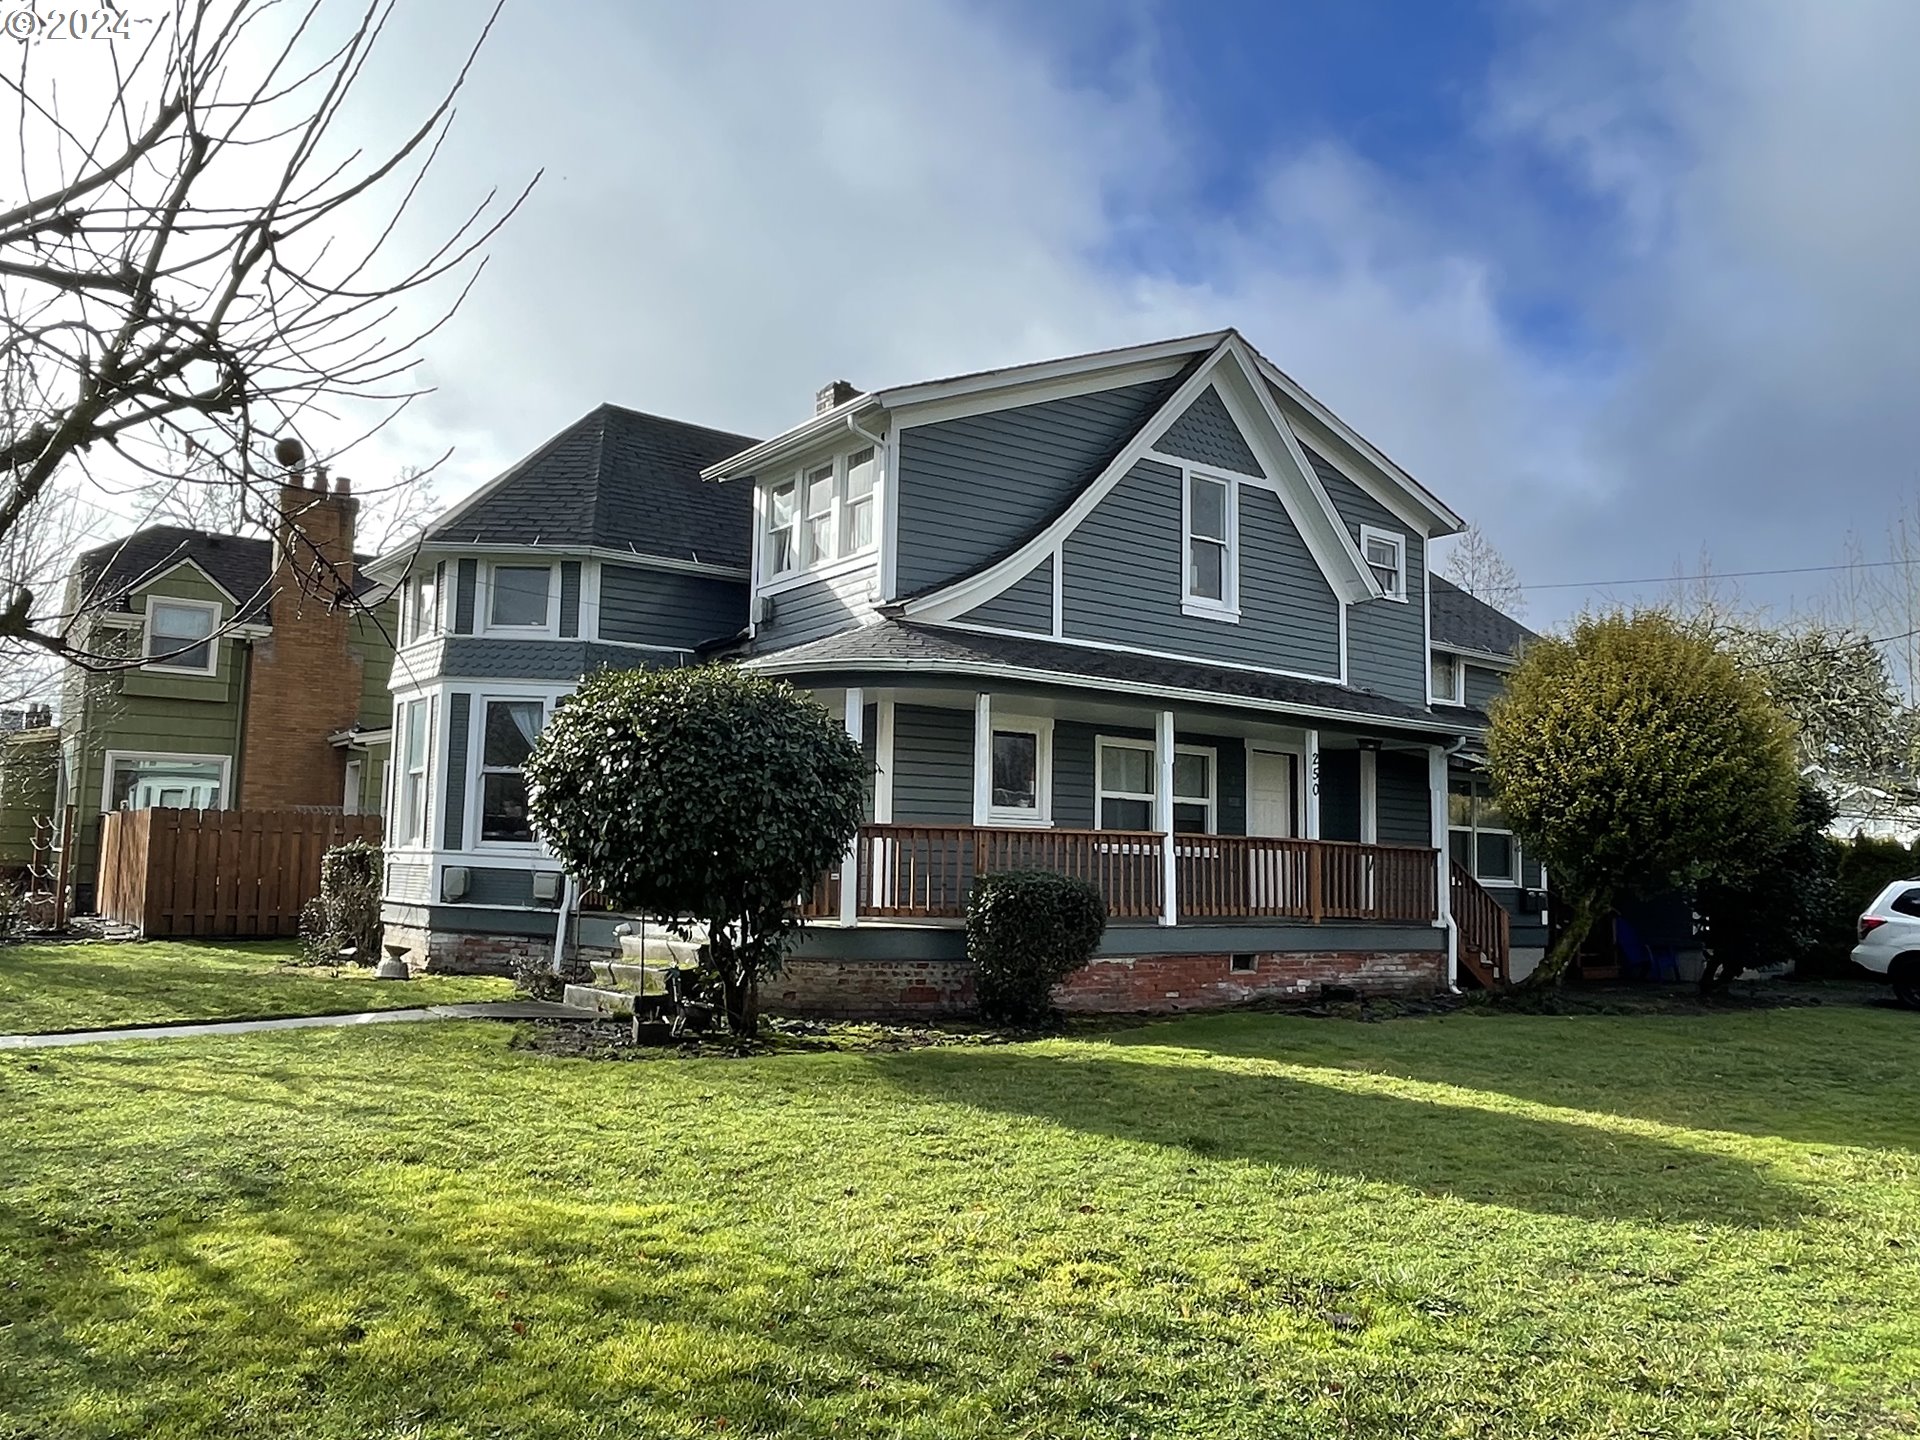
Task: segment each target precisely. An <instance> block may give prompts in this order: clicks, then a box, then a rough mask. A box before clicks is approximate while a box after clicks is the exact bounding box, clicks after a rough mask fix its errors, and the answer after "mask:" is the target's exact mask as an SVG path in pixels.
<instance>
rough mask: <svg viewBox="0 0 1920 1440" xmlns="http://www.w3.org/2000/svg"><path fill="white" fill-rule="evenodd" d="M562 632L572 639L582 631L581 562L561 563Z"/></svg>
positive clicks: (567, 561)
mask: <svg viewBox="0 0 1920 1440" xmlns="http://www.w3.org/2000/svg"><path fill="white" fill-rule="evenodd" d="M560 633H561V634H562V635H563V636H565V637H567V638H569V639H571V638H572V637H574V636H576V635H578V634H579V633H580V562H579V561H578V560H565V561H562V562H561V565H560Z"/></svg>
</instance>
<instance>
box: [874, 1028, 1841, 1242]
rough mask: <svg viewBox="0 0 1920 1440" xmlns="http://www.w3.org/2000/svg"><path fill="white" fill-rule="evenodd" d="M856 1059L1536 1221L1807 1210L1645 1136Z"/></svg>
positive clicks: (1201, 1073)
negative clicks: (1528, 1214) (1524, 1213)
mask: <svg viewBox="0 0 1920 1440" xmlns="http://www.w3.org/2000/svg"><path fill="white" fill-rule="evenodd" d="M871 1063H872V1064H873V1065H874V1066H875V1067H876V1068H877V1069H878V1070H879V1071H880V1072H881V1073H882V1074H884V1075H885V1077H886V1078H887V1079H888V1080H890V1081H891V1082H892V1083H894V1084H895V1085H898V1086H899V1087H900V1088H901V1089H903V1090H906V1091H909V1092H913V1093H918V1094H923V1095H929V1096H935V1097H938V1098H940V1099H943V1100H951V1101H957V1102H960V1103H962V1104H966V1105H971V1106H974V1107H976V1108H979V1109H982V1110H986V1111H992V1112H998V1113H1001V1114H1007V1115H1018V1116H1029V1117H1033V1118H1035V1119H1041V1120H1047V1121H1052V1122H1054V1123H1056V1124H1059V1125H1063V1126H1066V1127H1068V1128H1069V1129H1073V1130H1077V1131H1080V1132H1083V1133H1085V1134H1090V1135H1100V1136H1107V1137H1111V1138H1113V1139H1116V1140H1125V1141H1131V1142H1136V1143H1141V1144H1148V1145H1159V1146H1167V1147H1173V1148H1177V1149H1181V1150H1185V1151H1187V1152H1188V1153H1190V1154H1192V1155H1193V1156H1195V1157H1197V1158H1200V1159H1206V1160H1217V1161H1241V1162H1249V1163H1253V1164H1259V1165H1274V1166H1281V1167H1285V1168H1288V1169H1299V1170H1306V1171H1316V1172H1319V1173H1322V1174H1327V1175H1340V1176H1347V1177H1350V1178H1352V1179H1355V1180H1361V1181H1367V1182H1371V1183H1376V1184H1382V1185H1393V1186H1399V1187H1404V1188H1407V1189H1412V1190H1417V1191H1420V1192H1421V1193H1423V1194H1427V1195H1431V1196H1435V1197H1445V1198H1452V1199H1458V1200H1463V1201H1468V1202H1472V1203H1476V1204H1484V1205H1500V1206H1509V1207H1512V1208H1515V1209H1519V1210H1528V1211H1533V1212H1535V1213H1538V1214H1543V1215H1568V1216H1576V1217H1579V1218H1582V1219H1589V1220H1642V1221H1656V1222H1669V1223H1674V1222H1677V1223H1684V1224H1691V1225H1737V1226H1743V1227H1749V1228H1758V1227H1768V1226H1780V1225H1793V1224H1796V1223H1797V1222H1799V1221H1800V1220H1802V1219H1804V1218H1806V1217H1809V1216H1811V1215H1814V1214H1817V1213H1819V1211H1820V1206H1819V1203H1818V1201H1817V1199H1816V1198H1815V1197H1814V1196H1813V1195H1812V1194H1811V1193H1809V1192H1807V1191H1804V1190H1802V1189H1800V1188H1798V1187H1796V1186H1794V1185H1791V1184H1788V1183H1783V1182H1782V1181H1780V1180H1778V1179H1777V1178H1775V1177H1774V1176H1773V1175H1771V1174H1770V1173H1769V1172H1768V1171H1767V1170H1766V1169H1765V1168H1764V1167H1762V1166H1760V1165H1757V1164H1750V1163H1747V1162H1745V1161H1742V1160H1739V1159H1736V1158H1733V1157H1729V1156H1725V1155H1720V1154H1713V1153H1709V1152H1706V1151H1702V1150H1696V1149H1690V1148H1687V1147H1685V1146H1681V1145H1675V1144H1669V1143H1666V1142H1663V1141H1660V1140H1655V1139H1650V1138H1648V1137H1646V1136H1641V1135H1633V1134H1628V1133H1624V1132H1621V1131H1618V1130H1612V1129H1607V1128H1604V1127H1602V1126H1598V1125H1582V1124H1578V1123H1571V1122H1564V1121H1560V1120H1552V1119H1545V1118H1541V1117H1536V1116H1527V1115H1516V1114H1512V1113H1508V1112H1502V1111H1498V1110H1486V1109H1480V1108H1478V1107H1475V1106H1468V1105H1453V1104H1447V1103H1443V1102H1426V1101H1420V1100H1413V1099H1407V1098H1403V1097H1401V1096H1396V1095H1388V1094H1383V1093H1371V1094H1370V1093H1365V1092H1363V1091H1355V1090H1350V1089H1345V1088H1341V1087H1340V1086H1338V1085H1334V1084H1326V1085H1322V1084H1314V1083H1311V1082H1309V1081H1303V1080H1299V1079H1295V1078H1292V1077H1288V1076H1280V1075H1273V1074H1263V1073H1259V1072H1255V1071H1250V1070H1244V1069H1230V1068H1224V1067H1214V1066H1208V1065H1205V1064H1200V1063H1183V1062H1180V1061H1177V1060H1169V1059H1167V1058H1165V1057H1164V1056H1161V1057H1154V1056H1150V1055H1147V1054H1144V1053H1136V1054H1135V1055H1132V1056H1129V1055H1126V1054H1125V1053H1124V1052H1123V1051H1122V1052H1119V1053H1112V1054H1092V1055H1089V1054H1086V1053H1084V1052H1080V1053H1060V1052H1038V1053H1036V1052H1032V1051H1021V1050H1015V1049H1011V1048H1007V1049H1000V1048H995V1049H979V1050H962V1049H951V1050H923V1051H919V1052H917V1053H912V1054H905V1055H891V1056H881V1057H875V1058H874V1059H873V1060H872V1062H871Z"/></svg>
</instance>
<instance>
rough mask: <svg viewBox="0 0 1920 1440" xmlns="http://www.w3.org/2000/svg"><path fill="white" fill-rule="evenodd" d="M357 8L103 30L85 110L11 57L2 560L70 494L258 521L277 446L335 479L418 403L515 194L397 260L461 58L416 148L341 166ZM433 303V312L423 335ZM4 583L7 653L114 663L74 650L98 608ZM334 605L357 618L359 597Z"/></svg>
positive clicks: (375, 24)
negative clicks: (430, 356) (429, 361)
mask: <svg viewBox="0 0 1920 1440" xmlns="http://www.w3.org/2000/svg"><path fill="white" fill-rule="evenodd" d="M351 3H353V4H354V5H355V7H356V8H355V9H354V10H353V11H352V12H351V13H350V14H348V15H347V16H346V24H345V25H344V27H342V33H341V34H340V35H339V36H338V37H337V38H328V39H323V38H322V35H323V31H324V30H325V28H326V25H327V24H328V23H331V22H333V21H335V19H336V18H337V17H338V16H339V14H340V0H307V3H306V4H305V6H304V8H299V7H297V6H296V7H292V8H288V7H284V6H282V5H280V4H278V3H275V0H174V5H173V8H172V10H171V11H170V12H169V13H167V14H166V15H164V16H163V17H161V18H160V19H159V20H158V21H157V22H155V23H151V24H146V25H136V24H135V23H134V22H133V18H132V16H131V12H129V13H127V14H124V15H123V14H120V13H119V12H114V13H115V14H116V16H117V18H118V21H119V27H120V28H119V32H118V33H119V38H115V39H112V40H110V41H109V42H108V43H107V44H105V45H104V46H94V47H88V53H89V54H94V55H104V57H105V58H104V59H103V60H101V61H100V62H99V63H101V64H102V65H103V66H105V67H106V68H107V70H108V71H110V73H108V74H104V75H100V76H96V77H94V78H95V79H96V80H98V81H100V82H101V83H100V85H99V86H98V94H99V96H100V99H99V102H98V104H97V105H93V106H88V107H82V106H76V104H75V103H74V101H73V95H74V92H75V88H76V87H75V85H74V83H73V77H72V76H71V75H70V74H69V75H64V76H63V75H61V74H57V73H56V72H55V69H54V67H55V66H56V65H57V64H59V63H66V62H65V61H64V60H63V59H55V58H53V57H56V56H58V57H64V56H66V55H67V54H68V53H69V52H70V51H71V50H72V49H73V47H67V46H51V45H49V46H32V45H23V46H21V50H20V55H21V60H20V65H19V68H18V71H17V73H15V74H0V96H4V97H5V98H6V101H7V103H8V104H10V105H11V107H12V109H13V110H14V112H15V113H14V114H11V115H5V114H4V112H0V118H7V119H12V120H13V121H15V128H16V129H17V132H18V134H19V137H20V142H21V165H20V172H19V198H18V200H17V202H16V203H11V204H9V203H7V201H6V198H5V197H4V195H3V194H0V206H4V208H0V383H4V384H6V385H7V386H8V387H9V392H8V393H13V394H17V395H18V397H19V406H18V409H17V411H16V413H14V414H13V415H11V416H10V417H7V427H6V429H5V431H4V433H0V544H4V543H6V542H8V541H9V540H10V539H11V538H12V537H13V536H15V535H16V534H17V533H20V532H23V531H31V530H32V529H33V528H34V527H35V526H37V525H40V524H42V523H44V518H45V517H46V516H47V515H49V514H50V513H51V507H53V506H55V505H56V504H57V503H58V499H59V496H60V494H61V493H62V492H63V491H69V490H71V489H73V488H75V487H77V486H79V485H80V484H81V483H82V482H83V480H90V481H91V482H92V484H93V485H95V486H97V487H99V488H100V489H101V490H103V491H105V492H107V493H108V494H110V495H113V494H122V495H124V494H126V493H128V492H130V491H133V490H137V489H139V488H140V487H142V486H144V485H148V484H151V483H153V482H156V481H158V482H163V483H167V484H173V485H179V486H183V487H184V486H199V487H221V488H223V489H225V490H227V491H229V492H231V493H230V495H229V496H228V497H227V499H228V500H229V501H230V502H231V503H232V505H233V506H234V507H235V513H238V514H242V515H249V516H256V517H260V518H261V519H267V518H268V517H271V516H272V515H273V514H274V512H275V509H276V507H277V504H278V470H277V467H274V466H272V465H269V464H268V463H267V462H266V456H267V454H268V452H269V451H270V449H271V448H272V442H273V441H274V440H275V439H288V438H293V437H299V438H302V439H303V440H304V442H305V452H306V453H307V454H308V455H309V456H311V457H312V459H314V460H315V461H318V462H322V463H325V462H327V461H331V460H333V459H335V458H336V457H337V456H338V455H339V453H340V452H341V451H343V450H345V449H347V448H348V447H349V446H350V445H351V444H352V443H354V442H355V441H356V440H358V439H360V438H364V436H365V435H366V434H370V433H372V432H373V431H374V430H377V429H378V428H379V427H380V426H382V425H384V424H386V423H387V422H388V421H390V420H391V419H392V417H393V415H394V414H395V413H396V412H397V410H398V409H399V408H400V407H402V406H404V405H405V404H406V403H407V401H408V400H410V399H411V398H413V396H414V395H415V394H416V393H418V392H417V391H415V390H413V389H411V388H410V385H409V375H410V372H411V370H412V367H413V365H414V363H415V360H416V358H417V355H418V350H419V347H420V345H421V344H422V342H423V341H425V340H426V338H427V337H428V336H430V335H431V334H432V333H433V332H434V331H435V330H436V329H437V328H438V327H439V326H440V325H441V324H443V323H444V322H445V320H446V318H447V317H448V316H449V315H450V314H451V313H452V312H453V310H454V309H455V308H457V307H458V305H459V303H460V301H461V299H462V298H463V297H464V296H465V295H466V293H467V292H468V290H469V289H470V288H471V285H472V283H473V281H474V279H475V278H476V276H477V275H478V273H479V270H480V268H481V265H482V263H483V261H482V258H481V254H480V252H481V250H482V248H483V247H484V245H485V243H486V242H487V240H488V239H489V238H490V237H491V236H492V235H493V234H494V233H495V232H496V231H497V229H498V227H499V226H500V225H501V224H502V223H504V221H505V220H506V219H507V218H508V217H509V216H511V215H512V213H513V212H514V210H515V209H517V208H518V206H519V204H520V202H521V201H522V200H523V199H524V198H525V196H526V193H527V192H526V190H522V191H521V192H520V193H519V195H518V196H517V197H514V198H512V199H510V200H504V201H503V200H502V198H501V197H500V196H499V195H498V194H497V193H491V192H490V193H489V194H488V195H487V196H486V197H485V198H484V199H483V200H482V201H481V202H480V203H479V204H478V205H477V206H476V207H475V208H474V209H473V210H472V211H471V212H470V213H469V214H467V216H466V218H465V219H464V221H462V222H460V223H458V224H457V225H453V226H450V227H448V228H449V230H450V232H451V233H449V234H446V235H445V236H443V237H442V238H441V239H440V240H439V241H438V242H437V243H433V244H430V245H428V246H427V247H425V248H424V250H423V252H422V253H418V254H414V255H409V256H406V257H404V258H398V259H396V258H395V256H394V255H393V253H392V252H393V251H394V250H395V248H396V246H397V241H396V235H397V234H398V233H399V232H400V231H401V229H402V228H403V221H405V220H406V219H407V216H408V211H409V208H410V207H411V206H412V204H413V203H414V202H415V200H416V198H417V197H418V195H419V192H420V187H421V183H422V180H423V178H424V176H425V174H426V172H427V170H428V168H429V167H430V166H431V164H432V161H433V158H434V155H435V154H436V153H437V151H438V149H439V146H440V143H441V141H442V140H443V139H444V137H445V134H446V130H447V126H448V125H449V124H450V123H451V120H452V115H453V102H454V99H455V98H456V96H457V95H458V94H459V92H460V89H461V87H462V86H463V85H464V84H465V83H466V80H467V75H468V71H469V69H470V67H471V65H472V61H473V54H474V51H469V52H468V54H467V55H466V58H465V61H464V62H463V63H462V65H461V66H460V68H459V70H458V72H457V73H456V74H455V75H453V76H452V77H450V83H449V86H448V88H447V89H446V90H445V91H444V92H443V94H442V96H441V98H440V99H439V101H438V103H437V104H435V105H434V106H433V107H432V109H431V110H430V111H429V113H428V114H427V115H426V116H425V117H424V118H423V119H422V121H421V123H420V124H419V125H418V126H417V127H416V128H415V129H414V130H413V131H412V132H411V133H410V134H407V135H405V136H404V137H401V138H400V139H399V140H398V142H397V143H396V144H394V145H393V146H391V148H389V149H386V150H385V151H383V152H376V153H373V154H368V153H366V152H363V151H361V150H358V149H354V148H352V147H351V144H350V143H349V142H348V141H347V140H344V139H343V138H342V137H341V135H340V134H339V133H338V132H339V131H340V130H341V128H342V127H341V121H340V117H341V114H342V109H343V107H344V105H345V104H346V102H347V99H348V97H349V95H350V94H351V93H352V92H353V89H354V87H355V85H356V83H357V82H359V81H360V80H361V79H362V77H363V75H364V74H365V72H366V66H367V63H368V58H369V56H370V54H371V53H372V51H373V47H374V45H375V43H376V41H377V40H378V39H379V38H380V35H381V33H382V31H383V29H384V28H385V25H386V22H387V20H388V17H389V14H390V10H391V0H372V3H369V4H367V5H366V8H364V9H360V8H358V4H359V0H351ZM323 10H324V11H325V14H324V15H323V14H322V12H323ZM497 14H498V11H497V9H496V10H495V12H494V15H497ZM492 24H493V16H489V18H488V20H487V22H486V25H485V26H484V27H483V28H482V29H481V31H480V35H479V38H478V40H477V41H476V44H475V50H476V51H477V49H478V45H479V43H480V42H483V41H484V39H485V37H486V34H487V31H488V30H490V29H491V27H492ZM82 88H84V87H82ZM63 97H64V98H65V101H66V103H65V105H64V106H63V104H62V100H63ZM81 108H85V109H86V111H87V113H84V114H83V113H79V110H80V109H81ZM535 179H536V180H537V179H538V177H537V176H536V177H535ZM528 188H529V189H530V188H531V185H529V187H528ZM428 287H434V292H435V293H436V294H438V295H439V297H440V298H439V300H438V301H437V302H435V303H434V304H433V305H432V307H431V309H430V310H428V311H426V312H425V313H422V314H416V313H415V311H414V304H415V302H414V301H413V300H412V298H411V297H413V296H414V295H415V293H416V292H420V291H423V290H425V289H427V288H428ZM425 298H426V297H423V300H424V299H425ZM409 317H411V318H409ZM283 453H289V454H290V453H294V452H292V451H287V452H283ZM223 503H225V502H223ZM313 558H314V559H315V560H316V561H318V560H319V559H320V558H321V557H318V556H315V557H313ZM23 582H24V583H23ZM12 583H13V586H14V588H12V589H11V590H10V591H9V592H8V593H7V595H6V596H5V597H4V600H0V649H4V650H11V651H19V650H21V649H22V648H26V647H38V648H39V649H40V650H42V651H44V652H47V653H50V654H53V655H56V656H59V657H62V658H64V659H66V660H69V661H71V662H74V663H77V664H80V665H84V666H89V667H111V666H116V665H123V664H126V663H129V662H128V661H127V660H126V658H125V657H122V656H116V655H111V654H93V653H90V652H89V651H88V649H87V648H86V643H87V642H86V641H85V640H84V636H85V635H86V634H87V629H86V627H85V626H84V625H81V624H79V623H77V622H79V620H80V619H81V612H83V611H84V610H85V608H86V605H87V604H88V603H89V601H90V599H92V598H94V597H88V596H80V597H78V599H77V600H75V599H72V598H69V599H67V600H65V601H64V602H63V601H62V599H61V598H60V597H59V595H57V594H55V593H53V587H51V586H48V585H46V584H44V583H40V584H35V583H34V582H33V577H31V576H22V577H21V579H20V580H14V581H13V582H12ZM331 593H334V594H337V595H339V596H340V598H341V603H352V602H351V601H350V599H348V598H347V597H348V594H349V587H345V586H334V587H331Z"/></svg>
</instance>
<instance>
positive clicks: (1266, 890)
mask: <svg viewBox="0 0 1920 1440" xmlns="http://www.w3.org/2000/svg"><path fill="white" fill-rule="evenodd" d="M1436 858H1437V857H1436V855H1435V853H1434V852H1433V851H1431V850H1427V849H1423V848H1421V847H1419V846H1414V845H1359V844H1353V843H1351V842H1348V841H1343V840H1286V839H1277V838H1268V837H1264V836H1253V835H1182V836H1179V837H1178V838H1177V839H1176V840H1175V841H1174V873H1175V877H1176V879H1177V880H1178V882H1179V888H1178V892H1177V893H1178V897H1179V902H1180V909H1179V914H1180V918H1181V919H1182V920H1238V919H1296V920H1305V921H1308V922H1309V923H1311V924H1315V925H1317V924H1319V923H1320V922H1321V921H1322V920H1379V921H1384V922H1391V923H1404V924H1417V925H1425V924H1430V923H1432V921H1433V919H1434V918H1435V917H1434V907H1435V904H1436V897H1435V889H1434V863H1435V860H1436Z"/></svg>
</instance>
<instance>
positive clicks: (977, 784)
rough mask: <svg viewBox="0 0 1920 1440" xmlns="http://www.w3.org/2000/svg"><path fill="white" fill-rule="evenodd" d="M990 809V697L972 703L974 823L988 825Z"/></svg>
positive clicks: (991, 793)
mask: <svg viewBox="0 0 1920 1440" xmlns="http://www.w3.org/2000/svg"><path fill="white" fill-rule="evenodd" d="M992 809H993V696H991V695H989V694H987V692H986V691H984V690H983V691H981V692H980V693H979V694H978V695H976V696H974V699H973V823H974V824H976V825H984V824H986V823H987V813H988V812H989V811H990V810H992Z"/></svg>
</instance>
